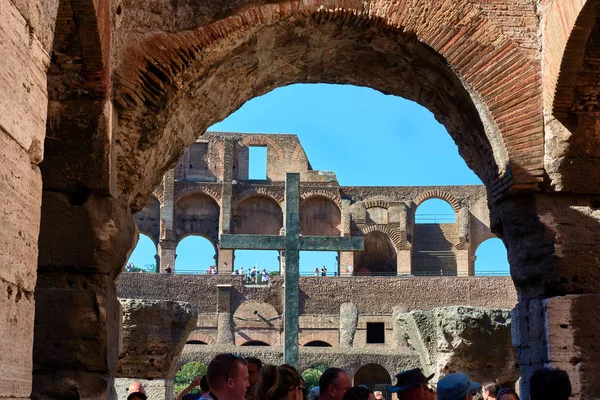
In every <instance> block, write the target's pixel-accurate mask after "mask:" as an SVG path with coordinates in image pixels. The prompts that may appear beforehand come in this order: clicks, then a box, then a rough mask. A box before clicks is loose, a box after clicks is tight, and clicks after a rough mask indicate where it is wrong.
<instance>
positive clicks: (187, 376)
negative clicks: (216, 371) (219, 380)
mask: <svg viewBox="0 0 600 400" xmlns="http://www.w3.org/2000/svg"><path fill="white" fill-rule="evenodd" d="M207 369H208V365H206V364H204V363H201V362H198V361H190V362H189V363H186V364H184V365H183V366H182V367H181V369H180V370H179V371H177V373H176V374H175V380H174V382H173V389H174V391H175V394H177V395H178V394H179V393H181V392H182V391H183V389H185V388H186V387H188V386H189V384H190V383H192V381H193V380H194V378H196V377H197V376H202V375H206V370H207ZM190 393H193V394H197V393H200V390H199V388H194V389H192V391H191V392H190Z"/></svg>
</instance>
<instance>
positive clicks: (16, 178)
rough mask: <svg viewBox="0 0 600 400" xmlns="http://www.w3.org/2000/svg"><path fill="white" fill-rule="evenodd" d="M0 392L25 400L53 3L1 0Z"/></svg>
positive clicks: (28, 384) (30, 360) (30, 353)
mask: <svg viewBox="0 0 600 400" xmlns="http://www.w3.org/2000/svg"><path fill="white" fill-rule="evenodd" d="M0 10H2V11H1V12H0V53H1V54H3V56H2V57H1V59H0V87H1V89H0V171H2V173H0V209H1V210H2V211H1V212H0V226H2V229H0V263H1V264H2V266H3V267H2V268H0V283H1V290H2V293H3V295H2V298H1V300H0V320H1V321H2V323H1V324H2V326H3V328H2V331H3V332H2V335H0V354H2V357H1V361H0V371H2V373H0V397H9V398H11V397H12V398H26V397H29V395H30V393H31V376H32V374H31V372H32V367H33V324H34V306H35V304H34V296H33V293H34V288H35V284H36V277H37V274H36V270H37V258H38V244H37V238H38V234H39V229H40V228H39V227H40V209H41V202H42V179H41V174H40V170H39V168H38V164H39V163H40V162H41V161H42V158H43V155H44V146H43V143H44V137H45V132H46V115H47V104H48V97H47V88H46V71H47V69H48V66H49V64H50V52H51V48H52V39H53V36H54V22H55V21H54V16H55V15H56V12H57V4H56V2H50V3H47V2H41V1H32V2H18V1H16V2H15V1H11V0H2V1H0Z"/></svg>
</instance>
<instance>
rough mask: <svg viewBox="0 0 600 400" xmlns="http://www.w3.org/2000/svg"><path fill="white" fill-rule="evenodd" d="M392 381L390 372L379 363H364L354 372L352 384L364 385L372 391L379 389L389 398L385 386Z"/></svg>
mask: <svg viewBox="0 0 600 400" xmlns="http://www.w3.org/2000/svg"><path fill="white" fill-rule="evenodd" d="M391 383H392V379H391V378H390V374H389V373H388V372H387V370H386V369H385V368H383V367H382V366H381V365H379V364H365V365H363V366H362V367H360V368H359V369H358V371H356V373H355V374H354V386H358V385H365V386H367V387H368V388H369V389H371V390H373V391H376V390H378V391H380V392H382V393H383V394H384V398H385V399H389V398H390V397H389V395H390V393H387V391H386V386H387V385H389V384H391Z"/></svg>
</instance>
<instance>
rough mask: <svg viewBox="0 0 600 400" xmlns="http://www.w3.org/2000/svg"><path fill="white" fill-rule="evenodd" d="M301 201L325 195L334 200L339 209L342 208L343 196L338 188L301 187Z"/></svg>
mask: <svg viewBox="0 0 600 400" xmlns="http://www.w3.org/2000/svg"><path fill="white" fill-rule="evenodd" d="M300 192H301V193H300V201H304V200H309V199H311V198H312V197H324V198H327V199H329V200H331V201H332V202H334V203H335V204H336V205H337V206H338V208H339V209H341V208H342V198H341V197H340V193H339V190H338V189H335V190H326V189H315V188H310V189H304V190H302V189H300Z"/></svg>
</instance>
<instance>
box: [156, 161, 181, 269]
mask: <svg viewBox="0 0 600 400" xmlns="http://www.w3.org/2000/svg"><path fill="white" fill-rule="evenodd" d="M174 197H175V171H174V170H172V169H170V170H168V171H167V173H166V174H165V176H164V177H163V202H162V204H161V205H160V240H159V242H158V256H159V258H160V265H158V271H159V272H160V273H161V274H162V273H165V270H166V269H167V266H168V265H170V266H171V269H172V270H173V272H175V250H176V248H177V243H176V242H175V235H174V232H173V221H174V217H175V211H174V210H175V204H174V202H175V199H174Z"/></svg>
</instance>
